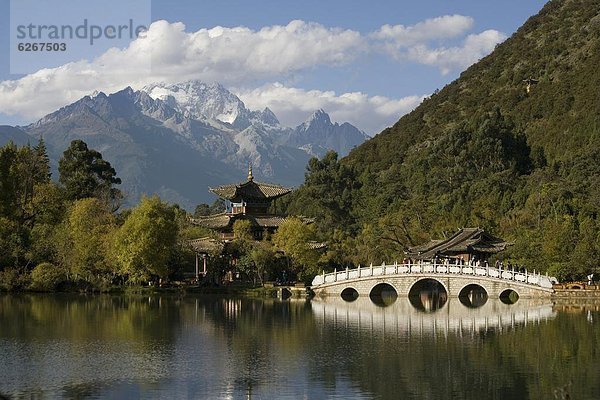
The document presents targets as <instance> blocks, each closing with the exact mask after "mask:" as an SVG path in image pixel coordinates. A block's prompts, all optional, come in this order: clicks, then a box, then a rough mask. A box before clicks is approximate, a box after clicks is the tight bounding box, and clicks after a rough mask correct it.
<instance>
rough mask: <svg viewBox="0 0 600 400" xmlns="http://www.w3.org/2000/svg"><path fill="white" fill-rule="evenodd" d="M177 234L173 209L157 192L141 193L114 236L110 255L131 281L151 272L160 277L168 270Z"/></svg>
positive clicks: (167, 272)
mask: <svg viewBox="0 0 600 400" xmlns="http://www.w3.org/2000/svg"><path fill="white" fill-rule="evenodd" d="M177 237H178V226H177V221H176V215H175V211H174V209H173V208H172V207H170V206H169V205H167V204H166V203H163V202H162V201H161V200H160V199H159V198H158V196H153V197H143V198H142V200H141V202H140V204H139V205H138V206H137V207H136V208H134V209H133V210H132V211H131V214H129V216H128V217H127V219H126V220H125V223H124V224H123V226H122V227H121V228H119V230H118V231H117V233H116V235H115V236H114V241H113V247H114V256H115V258H116V260H117V262H118V264H119V266H120V268H121V271H122V273H123V274H126V275H129V278H130V280H131V281H133V282H141V281H144V280H147V279H148V278H149V277H150V276H151V275H157V276H159V277H160V278H163V279H164V278H167V277H168V275H169V273H170V272H172V268H171V267H172V265H171V261H172V258H173V256H174V255H175V253H176V250H177V248H176V246H177Z"/></svg>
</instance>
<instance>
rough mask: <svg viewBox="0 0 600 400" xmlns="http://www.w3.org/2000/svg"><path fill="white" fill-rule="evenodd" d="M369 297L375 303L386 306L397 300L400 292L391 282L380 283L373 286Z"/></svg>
mask: <svg viewBox="0 0 600 400" xmlns="http://www.w3.org/2000/svg"><path fill="white" fill-rule="evenodd" d="M369 298H370V299H371V301H372V302H373V303H374V304H375V305H377V306H381V307H386V306H389V305H391V304H393V303H394V302H395V301H396V299H397V298H398V292H396V289H395V288H394V287H393V286H392V285H390V284H389V283H379V284H377V285H375V286H373V289H371V293H369Z"/></svg>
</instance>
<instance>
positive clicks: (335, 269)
mask: <svg viewBox="0 0 600 400" xmlns="http://www.w3.org/2000/svg"><path fill="white" fill-rule="evenodd" d="M333 281H334V282H337V268H334V270H333Z"/></svg>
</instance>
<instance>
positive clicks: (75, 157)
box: [58, 140, 122, 202]
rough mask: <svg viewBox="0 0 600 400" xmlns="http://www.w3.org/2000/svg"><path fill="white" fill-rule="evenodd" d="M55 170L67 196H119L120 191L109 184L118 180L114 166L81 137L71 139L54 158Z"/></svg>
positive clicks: (116, 182) (113, 198)
mask: <svg viewBox="0 0 600 400" xmlns="http://www.w3.org/2000/svg"><path fill="white" fill-rule="evenodd" d="M58 172H59V174H60V177H59V181H60V183H61V184H62V185H63V186H64V188H65V192H66V197H67V199H69V200H79V199H84V198H87V197H96V198H100V199H103V200H106V201H109V202H118V201H119V200H120V199H121V198H122V195H121V192H120V191H119V190H118V189H116V188H114V187H113V185H119V184H120V183H121V179H120V178H118V177H117V173H116V171H115V169H114V168H113V167H112V166H111V165H110V163H109V162H108V161H106V160H103V159H102V154H100V153H99V152H98V151H96V150H93V149H88V146H87V144H86V143H85V142H84V141H82V140H74V141H72V142H71V145H70V146H69V148H68V149H67V150H65V152H64V153H63V156H62V158H61V159H60V161H59V162H58Z"/></svg>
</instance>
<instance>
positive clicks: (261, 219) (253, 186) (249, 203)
mask: <svg viewBox="0 0 600 400" xmlns="http://www.w3.org/2000/svg"><path fill="white" fill-rule="evenodd" d="M209 190H210V191H211V192H213V193H214V194H216V195H217V196H219V197H220V198H222V199H224V200H225V211H224V212H222V213H219V214H214V215H209V216H206V217H200V218H194V219H192V220H191V222H192V223H193V224H196V225H200V226H203V227H205V228H209V229H211V230H215V231H217V232H219V236H220V238H221V239H223V240H228V239H233V224H234V223H235V221H238V220H248V221H250V227H251V231H252V235H253V236H254V238H255V239H256V240H260V239H262V238H263V236H264V234H265V233H267V232H268V233H274V232H275V231H276V230H277V228H278V227H279V225H281V223H282V222H283V221H284V220H285V217H283V216H279V215H276V214H275V213H273V212H271V211H270V210H272V208H271V206H272V205H274V203H275V201H276V200H277V199H278V198H279V197H281V196H284V195H286V194H288V193H290V192H291V191H292V190H291V189H288V188H285V187H283V186H280V185H274V184H271V183H261V182H256V181H254V177H253V176H252V167H249V168H248V179H247V181H246V182H243V183H239V184H231V185H223V186H219V187H216V188H209Z"/></svg>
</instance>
